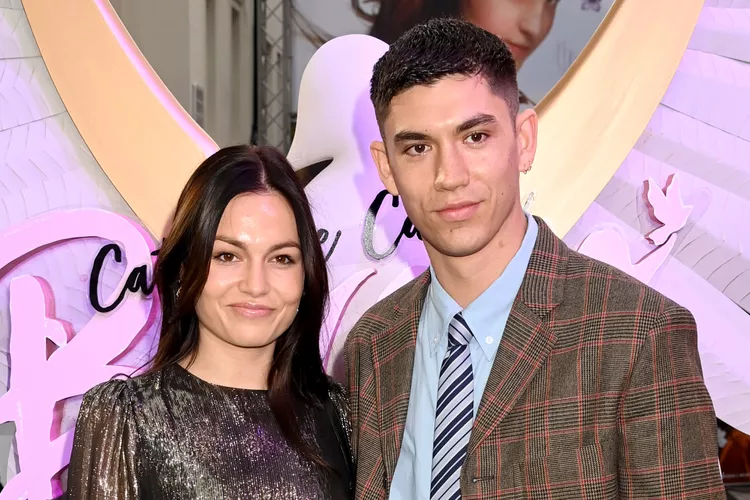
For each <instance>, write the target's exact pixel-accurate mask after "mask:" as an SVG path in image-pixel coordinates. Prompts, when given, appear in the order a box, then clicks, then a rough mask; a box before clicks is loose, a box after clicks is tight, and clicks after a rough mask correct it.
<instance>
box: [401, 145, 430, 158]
mask: <svg viewBox="0 0 750 500" xmlns="http://www.w3.org/2000/svg"><path fill="white" fill-rule="evenodd" d="M427 151H428V146H427V144H414V145H413V146H410V147H409V149H407V150H406V154H408V155H412V156H419V155H423V154H425V153H426V152H427Z"/></svg>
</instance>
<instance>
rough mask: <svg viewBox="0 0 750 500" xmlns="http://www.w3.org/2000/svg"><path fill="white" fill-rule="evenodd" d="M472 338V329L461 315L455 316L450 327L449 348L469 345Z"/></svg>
mask: <svg viewBox="0 0 750 500" xmlns="http://www.w3.org/2000/svg"><path fill="white" fill-rule="evenodd" d="M471 336H472V333H471V329H470V328H469V325H467V324H466V320H465V319H464V317H463V316H462V315H461V313H458V314H456V315H455V316H453V319H452V320H451V324H450V325H449V326H448V348H449V349H450V348H452V347H458V346H461V345H468V344H469V342H470V341H471Z"/></svg>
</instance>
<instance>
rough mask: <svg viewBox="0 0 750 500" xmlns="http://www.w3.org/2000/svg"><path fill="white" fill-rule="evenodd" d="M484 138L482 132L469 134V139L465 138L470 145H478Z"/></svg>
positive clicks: (484, 135)
mask: <svg viewBox="0 0 750 500" xmlns="http://www.w3.org/2000/svg"><path fill="white" fill-rule="evenodd" d="M486 138H487V134H485V133H484V132H474V133H473V134H470V135H469V137H467V138H466V140H467V141H468V142H469V143H471V144H479V143H480V142H482V141H484V140H485V139H486Z"/></svg>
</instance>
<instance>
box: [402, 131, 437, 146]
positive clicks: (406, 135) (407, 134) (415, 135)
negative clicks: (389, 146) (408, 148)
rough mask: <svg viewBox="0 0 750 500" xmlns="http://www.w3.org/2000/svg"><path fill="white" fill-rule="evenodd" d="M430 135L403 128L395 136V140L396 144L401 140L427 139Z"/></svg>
mask: <svg viewBox="0 0 750 500" xmlns="http://www.w3.org/2000/svg"><path fill="white" fill-rule="evenodd" d="M429 138H430V137H429V136H428V135H427V134H424V133H422V132H414V131H411V130H402V131H401V132H399V133H397V134H396V135H395V136H394V137H393V142H395V143H396V144H398V143H400V142H409V141H426V140H427V139H429Z"/></svg>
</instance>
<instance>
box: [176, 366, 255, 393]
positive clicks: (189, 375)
mask: <svg viewBox="0 0 750 500" xmlns="http://www.w3.org/2000/svg"><path fill="white" fill-rule="evenodd" d="M172 366H173V367H174V369H175V371H176V372H178V373H179V374H181V376H182V377H184V378H188V379H190V380H193V381H194V382H195V383H197V384H199V385H202V386H205V387H210V388H213V389H216V390H220V391H225V392H239V393H244V394H257V395H264V396H265V395H267V394H268V390H267V389H244V388H242V387H231V386H228V385H220V384H214V383H213V382H208V381H206V380H203V379H202V378H200V377H199V376H197V375H194V374H193V373H190V371H189V370H187V369H186V368H185V367H183V366H182V365H180V364H179V363H175V364H174V365H172Z"/></svg>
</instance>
